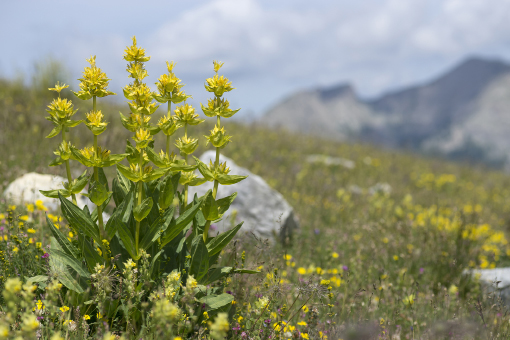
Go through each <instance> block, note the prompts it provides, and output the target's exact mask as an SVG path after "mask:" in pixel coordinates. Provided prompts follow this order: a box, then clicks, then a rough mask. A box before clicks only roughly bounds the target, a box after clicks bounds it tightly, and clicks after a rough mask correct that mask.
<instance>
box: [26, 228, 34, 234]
mask: <svg viewBox="0 0 510 340" xmlns="http://www.w3.org/2000/svg"><path fill="white" fill-rule="evenodd" d="M27 233H29V234H35V229H32V228H30V229H27Z"/></svg>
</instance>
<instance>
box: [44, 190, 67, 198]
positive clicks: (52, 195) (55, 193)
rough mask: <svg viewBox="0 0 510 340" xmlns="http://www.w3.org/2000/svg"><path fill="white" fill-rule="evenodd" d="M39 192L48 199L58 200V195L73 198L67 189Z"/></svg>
mask: <svg viewBox="0 0 510 340" xmlns="http://www.w3.org/2000/svg"><path fill="white" fill-rule="evenodd" d="M39 192H40V193H41V194H43V195H44V196H46V197H49V198H58V195H59V194H60V195H61V196H64V197H69V196H71V193H70V192H69V191H68V190H65V189H58V190H39Z"/></svg>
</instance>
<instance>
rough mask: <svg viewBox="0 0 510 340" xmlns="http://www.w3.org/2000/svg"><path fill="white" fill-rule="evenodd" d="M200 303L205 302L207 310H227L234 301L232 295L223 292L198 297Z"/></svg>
mask: <svg viewBox="0 0 510 340" xmlns="http://www.w3.org/2000/svg"><path fill="white" fill-rule="evenodd" d="M198 301H200V303H203V304H205V306H206V309H207V311H211V312H213V311H214V312H216V313H217V312H228V310H230V307H231V306H232V301H234V296H232V295H230V294H227V293H223V294H220V295H207V296H204V297H202V298H201V299H199V300H198Z"/></svg>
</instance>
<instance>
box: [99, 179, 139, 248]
mask: <svg viewBox="0 0 510 340" xmlns="http://www.w3.org/2000/svg"><path fill="white" fill-rule="evenodd" d="M114 190H115V188H114ZM133 195H134V193H133V190H131V191H130V192H129V193H128V194H127V196H126V197H125V198H124V200H123V201H122V203H121V204H120V205H118V206H117V207H116V208H115V209H114V210H113V214H112V216H111V217H110V219H109V220H108V222H106V226H105V231H106V235H107V237H108V241H110V240H111V239H112V237H113V235H115V233H116V232H117V223H125V224H127V223H128V221H129V217H130V215H131V211H132V209H133V204H134V202H133Z"/></svg>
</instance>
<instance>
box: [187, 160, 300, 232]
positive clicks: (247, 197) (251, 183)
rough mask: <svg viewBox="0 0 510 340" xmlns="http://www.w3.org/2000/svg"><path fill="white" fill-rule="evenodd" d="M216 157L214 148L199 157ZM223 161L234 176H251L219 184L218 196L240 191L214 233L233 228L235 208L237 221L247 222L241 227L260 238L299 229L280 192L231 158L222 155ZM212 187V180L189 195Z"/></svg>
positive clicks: (200, 192)
mask: <svg viewBox="0 0 510 340" xmlns="http://www.w3.org/2000/svg"><path fill="white" fill-rule="evenodd" d="M215 157H216V152H215V151H207V152H205V153H204V154H203V155H202V156H201V157H200V160H201V161H202V162H204V163H206V164H209V160H213V161H214V159H215ZM220 162H222V163H223V162H227V166H228V167H229V168H230V170H231V171H230V174H231V175H241V176H248V178H246V179H245V180H243V181H241V182H239V183H236V184H233V185H221V184H220V185H219V187H218V194H217V198H223V197H226V196H229V195H231V194H233V193H234V192H237V197H236V199H235V200H234V202H233V203H232V205H231V206H230V209H229V210H228V211H227V212H226V213H225V215H224V216H223V221H221V222H220V223H218V224H217V225H216V227H217V230H213V232H217V231H219V232H224V231H226V230H228V229H230V227H231V224H230V220H231V218H230V217H229V215H230V216H231V215H232V213H233V212H234V211H236V216H235V217H236V222H237V223H238V222H241V221H244V224H243V227H242V229H241V230H243V231H245V232H250V231H251V232H253V233H254V234H256V235H258V236H260V237H264V238H271V237H273V236H280V237H281V238H284V237H286V236H287V235H290V234H291V233H292V231H293V230H294V229H296V228H298V224H297V221H296V218H295V216H294V213H293V209H292V207H291V206H290V205H289V203H287V201H286V200H285V199H284V198H283V196H282V195H281V194H280V193H279V192H277V191H275V190H273V189H272V188H271V187H270V186H269V185H268V184H267V183H266V182H265V181H264V180H263V179H262V178H261V177H260V176H257V175H255V174H252V173H251V172H250V171H248V170H247V169H244V168H242V167H240V166H238V165H236V164H235V163H234V162H233V161H232V160H231V159H230V158H227V157H225V156H223V155H220ZM212 187H213V183H212V182H207V183H205V184H202V185H201V186H198V187H190V188H189V195H190V197H193V195H194V194H195V193H197V195H198V196H202V195H204V194H205V193H206V192H207V190H209V189H212Z"/></svg>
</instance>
